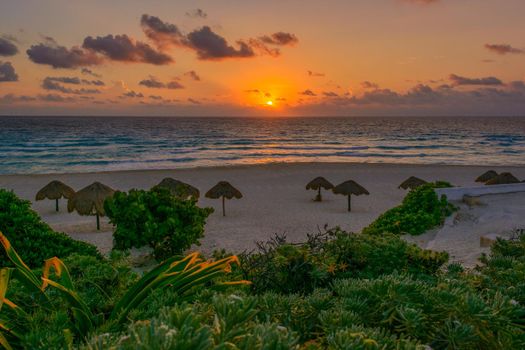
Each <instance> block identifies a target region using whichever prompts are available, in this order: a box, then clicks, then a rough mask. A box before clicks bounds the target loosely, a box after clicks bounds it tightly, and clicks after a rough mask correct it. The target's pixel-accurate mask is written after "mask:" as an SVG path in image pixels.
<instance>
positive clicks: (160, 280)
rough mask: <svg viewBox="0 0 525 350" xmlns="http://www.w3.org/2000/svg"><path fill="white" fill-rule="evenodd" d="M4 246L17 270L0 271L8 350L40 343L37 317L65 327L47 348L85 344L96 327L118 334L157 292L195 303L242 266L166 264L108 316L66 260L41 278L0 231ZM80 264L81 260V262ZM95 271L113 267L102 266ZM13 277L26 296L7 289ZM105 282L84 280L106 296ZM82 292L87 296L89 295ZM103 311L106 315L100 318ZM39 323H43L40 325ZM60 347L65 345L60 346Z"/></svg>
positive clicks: (190, 261) (190, 259) (0, 336)
mask: <svg viewBox="0 0 525 350" xmlns="http://www.w3.org/2000/svg"><path fill="white" fill-rule="evenodd" d="M0 242H1V244H2V246H3V248H4V251H5V253H6V255H7V256H8V258H9V260H11V262H12V263H13V265H14V266H15V267H14V268H2V269H0V297H1V299H2V303H0V307H1V306H4V310H5V311H4V310H2V309H0V311H1V313H0V330H1V332H0V344H2V345H3V346H4V347H6V348H10V347H11V346H13V345H14V346H17V345H18V346H20V345H24V343H25V340H26V339H36V337H35V334H34V333H33V332H35V331H36V332H37V333H38V335H39V336H41V332H42V331H43V330H42V329H40V328H41V327H42V328H45V324H37V325H36V326H37V327H36V328H34V327H33V326H35V325H34V324H33V322H34V318H36V319H39V318H40V317H42V318H45V317H46V316H48V317H49V316H51V317H58V319H52V321H53V322H52V323H51V324H52V326H58V324H56V322H58V321H60V323H61V324H60V327H62V333H64V334H65V336H64V337H63V339H60V338H59V339H56V340H53V341H52V343H53V344H49V343H47V341H48V339H42V340H40V342H41V343H42V342H43V344H45V346H46V347H47V348H55V346H59V347H65V346H66V345H71V344H68V342H69V343H71V341H72V339H73V337H78V338H80V339H84V338H85V337H86V336H87V335H88V334H89V333H90V332H92V331H94V330H95V329H97V328H102V329H118V327H119V326H120V325H122V324H123V323H125V322H126V320H127V316H128V315H129V313H130V312H131V311H132V310H134V309H136V308H137V307H139V306H140V305H141V304H142V303H143V302H144V301H145V300H147V299H148V297H149V296H150V295H152V294H154V293H155V292H156V291H161V290H162V289H164V288H169V289H170V291H171V292H172V293H173V294H175V295H176V299H177V301H178V302H182V301H184V300H187V299H189V298H191V297H192V296H193V295H194V293H195V290H196V289H198V287H199V286H202V285H204V284H207V283H209V282H212V281H213V280H214V279H216V278H217V277H219V276H221V275H223V274H225V273H227V272H229V271H231V264H233V263H238V259H237V257H235V256H230V257H227V258H224V259H221V260H217V261H215V262H207V261H203V260H202V259H201V258H199V256H198V254H197V253H194V254H190V255H188V256H186V257H185V258H183V259H180V260H179V259H177V258H170V259H167V260H165V261H164V262H162V263H161V264H160V265H158V266H157V267H155V268H154V269H152V270H151V271H149V272H148V273H146V274H144V276H142V278H140V279H139V280H138V281H136V282H134V283H133V284H129V285H128V286H126V287H127V288H126V292H125V293H124V295H123V296H121V297H120V298H116V299H114V304H113V305H112V307H111V308H110V309H109V310H107V311H108V312H107V313H104V312H103V311H104V310H100V308H97V307H93V308H92V307H90V305H89V304H88V303H87V302H86V301H85V300H84V299H83V298H82V297H81V294H79V293H78V292H77V290H76V288H75V285H74V282H73V278H72V275H71V274H70V272H69V269H68V268H67V266H66V265H65V264H64V262H63V261H61V260H60V259H58V258H51V259H48V260H46V261H45V263H44V267H43V269H42V276H41V278H39V277H38V276H37V275H36V273H35V272H34V271H31V270H30V269H29V268H28V267H27V265H26V264H25V263H24V262H23V260H22V259H21V258H20V256H19V255H18V253H17V252H16V250H15V249H14V248H13V247H12V246H11V244H10V242H9V240H8V239H7V238H6V237H5V236H4V235H3V234H2V233H1V232H0ZM84 259H85V261H83V262H84V263H88V264H89V263H91V262H93V261H90V259H89V258H84ZM79 260H82V257H80V259H79ZM97 267H98V268H105V267H106V268H110V267H109V266H104V265H100V264H99V266H97ZM102 275H104V272H102ZM11 278H15V279H16V280H17V281H18V282H19V283H20V284H21V285H20V287H22V288H23V289H22V290H23V292H22V291H21V290H20V289H18V288H16V287H15V288H16V289H18V290H17V293H12V291H11V290H10V288H9V284H10V279H11ZM103 279H104V277H102V280H101V279H100V276H99V277H96V278H94V280H95V281H90V280H85V281H84V282H85V283H87V282H89V283H90V284H92V285H93V286H95V287H96V289H98V290H99V291H100V292H102V293H104V289H105V288H107V287H108V286H104V285H98V284H96V282H99V283H100V282H103ZM246 283H248V282H246V281H237V282H224V283H218V284H217V285H216V287H219V288H220V287H221V286H226V287H227V286H231V285H236V284H246ZM79 284H81V283H79ZM82 293H83V294H85V291H83V292H82ZM90 299H92V297H90ZM107 299H111V296H109V295H108V296H107ZM24 301H25V303H24ZM2 304H4V305H2ZM24 304H25V305H24ZM22 305H24V307H23V306H22ZM43 309H47V310H46V311H47V313H48V315H44V314H42V310H43ZM99 311H102V312H100V313H99ZM49 313H50V314H51V315H49ZM41 322H42V320H40V322H39V323H41ZM55 336H56V335H55ZM57 342H58V343H57ZM60 342H64V343H63V344H60ZM30 343H32V342H30ZM11 344H12V345H11ZM28 345H29V344H28ZM33 345H34V344H33ZM33 345H31V347H33Z"/></svg>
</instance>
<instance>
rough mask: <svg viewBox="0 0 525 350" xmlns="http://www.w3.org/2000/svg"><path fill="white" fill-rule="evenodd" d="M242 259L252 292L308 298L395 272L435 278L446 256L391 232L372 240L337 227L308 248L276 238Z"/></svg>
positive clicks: (313, 237)
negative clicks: (339, 282) (344, 282)
mask: <svg viewBox="0 0 525 350" xmlns="http://www.w3.org/2000/svg"><path fill="white" fill-rule="evenodd" d="M240 259H241V267H240V269H241V270H242V274H243V278H245V279H247V280H249V281H251V282H252V289H253V291H254V292H256V293H261V292H266V291H275V292H280V293H301V294H304V293H309V292H311V291H312V290H313V289H314V288H316V287H327V286H329V285H330V284H332V283H333V281H335V280H336V279H341V278H375V277H378V276H380V275H383V274H390V273H393V272H395V271H397V272H408V273H413V274H416V275H421V274H434V273H436V272H437V271H438V270H439V268H440V267H441V266H442V265H443V264H444V263H446V262H447V260H448V255H447V254H446V253H438V252H432V251H428V250H422V249H420V248H418V247H417V246H416V245H414V244H409V243H407V242H405V241H404V240H402V239H401V238H399V237H398V236H395V235H392V234H385V235H384V236H370V235H361V234H349V233H346V232H343V231H341V230H340V229H333V230H328V231H326V232H324V233H318V234H315V235H309V236H308V240H307V242H306V243H304V244H290V243H287V242H286V238H285V237H284V236H275V237H274V238H273V239H272V240H270V241H269V242H266V243H258V251H257V252H252V253H250V254H241V255H240Z"/></svg>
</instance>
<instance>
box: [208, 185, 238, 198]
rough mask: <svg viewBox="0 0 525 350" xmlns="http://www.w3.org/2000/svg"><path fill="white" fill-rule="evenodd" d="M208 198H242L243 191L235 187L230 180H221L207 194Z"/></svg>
mask: <svg viewBox="0 0 525 350" xmlns="http://www.w3.org/2000/svg"><path fill="white" fill-rule="evenodd" d="M205 196H206V198H213V199H217V198H221V197H225V198H228V199H232V198H237V199H239V198H242V193H241V191H239V190H238V189H236V188H235V187H233V186H232V185H231V184H230V183H229V182H228V181H220V182H219V183H218V184H217V185H215V186H213V187H212V188H211V189H210V190H209V191H208V192H206V194H205Z"/></svg>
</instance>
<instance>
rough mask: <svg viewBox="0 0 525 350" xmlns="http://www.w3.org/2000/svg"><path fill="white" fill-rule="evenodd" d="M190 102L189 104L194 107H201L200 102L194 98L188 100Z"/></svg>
mask: <svg viewBox="0 0 525 350" xmlns="http://www.w3.org/2000/svg"><path fill="white" fill-rule="evenodd" d="M188 102H189V103H192V104H194V105H200V104H201V103H200V102H199V101H197V100H196V99H193V98H191V97H190V98H188Z"/></svg>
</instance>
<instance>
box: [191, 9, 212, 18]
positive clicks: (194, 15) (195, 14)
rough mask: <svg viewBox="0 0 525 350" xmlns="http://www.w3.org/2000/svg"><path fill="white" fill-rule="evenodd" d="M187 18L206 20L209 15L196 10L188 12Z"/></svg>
mask: <svg viewBox="0 0 525 350" xmlns="http://www.w3.org/2000/svg"><path fill="white" fill-rule="evenodd" d="M186 16H188V17H190V18H206V17H208V14H207V13H206V12H204V11H203V10H201V9H195V10H191V11H188V12H186Z"/></svg>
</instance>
